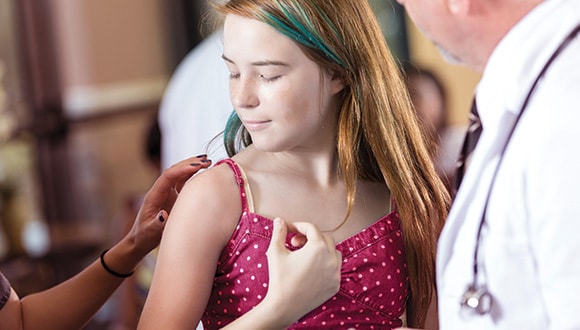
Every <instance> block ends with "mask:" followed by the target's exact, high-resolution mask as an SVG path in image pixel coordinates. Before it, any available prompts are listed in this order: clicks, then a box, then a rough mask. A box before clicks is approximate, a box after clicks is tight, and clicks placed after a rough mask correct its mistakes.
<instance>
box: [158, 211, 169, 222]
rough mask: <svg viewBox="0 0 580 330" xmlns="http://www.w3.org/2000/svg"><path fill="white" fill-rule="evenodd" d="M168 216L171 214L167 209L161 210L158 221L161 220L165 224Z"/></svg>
mask: <svg viewBox="0 0 580 330" xmlns="http://www.w3.org/2000/svg"><path fill="white" fill-rule="evenodd" d="M168 218H169V214H168V213H167V211H165V210H161V211H159V213H158V214H157V221H159V222H161V223H163V224H165V220H167V219H168Z"/></svg>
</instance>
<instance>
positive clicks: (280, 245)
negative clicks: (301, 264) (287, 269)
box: [268, 218, 288, 252]
mask: <svg viewBox="0 0 580 330" xmlns="http://www.w3.org/2000/svg"><path fill="white" fill-rule="evenodd" d="M287 233H288V227H287V226H286V222H285V221H284V220H282V219H281V218H275V219H274V228H273V229H272V240H271V241H270V246H269V247H268V250H269V251H270V250H271V251H272V252H281V251H287V250H286V246H285V243H286V235H287Z"/></svg>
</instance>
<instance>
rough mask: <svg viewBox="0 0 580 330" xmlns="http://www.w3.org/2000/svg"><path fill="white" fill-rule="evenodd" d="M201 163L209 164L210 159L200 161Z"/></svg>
mask: <svg viewBox="0 0 580 330" xmlns="http://www.w3.org/2000/svg"><path fill="white" fill-rule="evenodd" d="M201 162H202V163H211V159H202V160H201Z"/></svg>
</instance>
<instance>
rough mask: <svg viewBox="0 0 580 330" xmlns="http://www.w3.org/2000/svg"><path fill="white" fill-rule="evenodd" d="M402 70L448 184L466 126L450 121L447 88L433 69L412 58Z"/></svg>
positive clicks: (426, 136) (436, 164) (437, 166)
mask: <svg viewBox="0 0 580 330" xmlns="http://www.w3.org/2000/svg"><path fill="white" fill-rule="evenodd" d="M403 71H404V73H405V79H406V80H405V81H406V83H407V88H408V89H409V93H410V95H411V101H412V102H413V106H414V107H415V111H417V115H418V117H419V121H420V123H421V125H422V128H423V130H424V132H425V138H426V140H427V141H428V143H429V144H430V145H431V148H430V149H429V151H430V153H431V158H432V159H433V162H434V163H435V167H436V169H437V171H438V173H439V174H440V175H441V178H442V179H443V181H444V182H445V184H446V186H447V187H448V188H451V185H452V183H453V178H454V175H455V171H456V167H457V166H456V164H457V157H458V156H459V151H460V149H461V145H462V143H463V138H464V136H465V131H466V129H467V127H466V126H465V125H450V124H449V118H448V115H449V108H448V103H447V89H446V88H445V85H444V84H443V81H442V80H441V79H440V78H439V77H438V76H437V75H436V74H435V73H434V72H433V71H431V70H429V69H427V68H424V67H422V66H419V65H416V64H413V63H411V62H404V64H403Z"/></svg>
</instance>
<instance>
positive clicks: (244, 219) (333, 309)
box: [202, 159, 409, 329]
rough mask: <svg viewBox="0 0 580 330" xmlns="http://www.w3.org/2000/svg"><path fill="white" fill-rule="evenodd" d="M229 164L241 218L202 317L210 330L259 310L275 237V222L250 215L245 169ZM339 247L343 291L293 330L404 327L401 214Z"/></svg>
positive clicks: (406, 285)
mask: <svg viewBox="0 0 580 330" xmlns="http://www.w3.org/2000/svg"><path fill="white" fill-rule="evenodd" d="M224 162H225V163H227V164H228V165H229V166H230V167H231V168H232V171H233V172H234V175H235V178H236V180H237V183H238V185H239V189H240V196H241V201H242V215H241V217H240V220H239V223H238V226H237V227H236V229H235V230H234V232H233V234H232V236H231V238H230V241H229V243H228V244H227V246H226V247H225V249H224V250H223V251H222V254H221V256H220V258H219V261H218V266H217V270H216V274H215V278H214V283H213V289H212V292H211V296H210V298H209V301H208V305H207V307H206V310H205V312H204V316H203V318H202V321H203V325H204V328H205V329H219V328H221V327H224V326H225V325H227V324H229V323H230V322H232V321H234V320H235V319H237V318H238V317H240V316H241V315H243V314H245V313H246V312H248V311H249V310H250V309H252V308H253V307H254V306H256V305H257V304H258V303H259V302H260V301H261V300H262V299H263V298H264V296H265V295H266V292H267V290H268V264H267V262H268V261H267V258H266V250H267V249H268V245H269V243H270V238H271V237H272V219H269V218H266V217H263V216H260V215H259V214H255V213H253V212H250V208H249V205H248V199H247V196H246V189H245V182H244V177H243V175H242V172H241V170H240V168H239V167H238V165H237V164H236V163H235V162H234V161H233V160H232V159H225V160H222V161H221V162H219V163H218V164H220V163H224ZM289 237H290V236H289ZM288 246H289V245H288ZM336 248H337V249H338V250H339V251H340V252H341V253H342V256H343V263H342V268H341V283H340V289H339V292H338V293H337V294H336V295H335V296H334V297H332V298H330V299H329V300H327V301H326V302H325V303H323V304H322V305H321V306H319V307H318V308H316V309H314V310H312V311H311V312H310V313H308V314H306V315H305V316H303V317H302V318H301V319H300V320H298V321H297V322H296V323H294V324H292V325H291V326H290V327H289V328H288V329H347V328H355V329H391V328H396V327H399V326H401V325H402V321H401V316H402V314H403V312H404V310H405V305H406V302H407V296H408V292H409V278H408V272H407V264H406V261H405V252H404V242H403V237H402V232H401V225H400V220H399V216H398V214H397V213H396V212H391V213H389V214H388V215H386V216H384V217H382V218H381V219H379V220H377V221H376V222H375V223H373V224H372V225H370V226H369V227H367V228H365V229H363V230H362V231H360V232H358V233H356V234H355V235H353V236H351V237H349V238H347V239H345V240H344V241H342V242H340V243H338V244H337V245H336ZM312 276H316V274H312ZM288 304H292V302H291V301H289V302H288Z"/></svg>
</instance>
